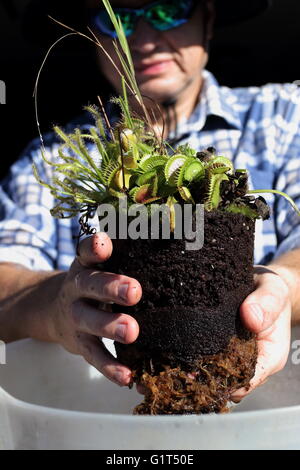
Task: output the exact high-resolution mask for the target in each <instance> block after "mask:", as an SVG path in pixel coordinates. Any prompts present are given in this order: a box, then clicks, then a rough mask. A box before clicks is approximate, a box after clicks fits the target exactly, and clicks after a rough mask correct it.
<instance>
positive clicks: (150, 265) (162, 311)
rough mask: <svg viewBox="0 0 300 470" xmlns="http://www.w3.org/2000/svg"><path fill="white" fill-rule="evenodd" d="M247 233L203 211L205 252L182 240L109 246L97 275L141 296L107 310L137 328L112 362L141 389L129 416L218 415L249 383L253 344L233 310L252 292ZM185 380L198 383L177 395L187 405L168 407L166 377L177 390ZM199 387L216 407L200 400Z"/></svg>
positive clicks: (242, 222) (234, 217) (250, 225)
mask: <svg viewBox="0 0 300 470" xmlns="http://www.w3.org/2000/svg"><path fill="white" fill-rule="evenodd" d="M254 226H255V223H254V222H253V221H252V220H250V219H248V218H247V217H245V216H243V215H242V214H231V213H226V212H221V211H213V212H205V225H204V230H205V232H204V246H203V247H202V249H200V250H197V251H188V250H186V249H185V241H184V240H130V239H128V240H115V241H114V242H113V243H114V251H113V254H112V256H111V258H110V259H109V260H108V261H107V262H106V263H105V265H104V269H105V270H106V271H111V272H115V273H120V274H126V275H127V276H130V277H134V278H136V279H137V280H138V281H139V282H140V283H141V285H142V289H143V296H142V299H141V301H140V302H139V303H138V304H137V305H136V306H133V307H123V306H119V305H113V311H115V312H125V313H128V314H130V315H132V316H133V317H135V318H136V319H137V321H138V323H139V325H140V334H139V337H138V339H137V340H136V341H135V342H134V343H133V344H130V345H124V344H121V343H117V342H115V346H116V352H117V357H118V360H119V361H120V362H122V363H123V364H125V365H127V366H129V367H130V368H131V369H132V370H133V371H134V380H135V381H136V382H137V383H143V385H144V386H146V388H147V389H148V392H147V393H146V401H145V402H144V404H142V405H140V407H137V409H136V412H139V413H148V412H149V413H153V414H155V413H160V414H161V413H179V412H180V413H190V412H195V413H200V412H208V411H209V410H210V411H222V410H223V411H224V409H225V404H224V403H225V402H224V400H225V401H226V400H227V399H228V396H229V392H232V391H233V390H234V389H237V388H239V386H247V384H248V383H249V381H250V379H251V377H252V376H253V374H254V369H255V362H256V352H255V351H256V348H255V347H254V346H255V340H254V339H253V336H252V335H251V334H250V333H249V332H248V331H247V330H246V329H245V328H244V327H243V325H242V324H241V322H240V319H239V307H240V305H241V303H242V302H243V300H244V299H245V298H246V297H247V295H248V294H249V293H250V292H252V291H253V289H254V283H253V246H254ZM243 349H245V351H246V353H245V354H244V353H243ZM219 354H221V356H219ZM224 354H225V356H224ZM224 357H227V358H231V359H228V361H229V362H227V365H228V367H227V368H225V369H224V368H223V367H222V366H220V361H221V363H222V364H223V362H224ZM203 361H204V362H203ZM207 361H209V364H210V366H209V370H210V372H209V374H207V380H206V381H205V374H204V375H203V373H202V372H201V370H202V369H205V370H207ZM199 364H202V365H201V366H200V365H199ZM172 370H173V372H170V371H172ZM174 370H175V371H177V372H174ZM224 371H225V372H224ZM190 373H192V375H193V374H194V376H195V377H201V380H200V382H199V381H197V380H193V381H192V385H191V384H188V383H187V382H186V384H185V385H183V391H181V392H180V394H181V396H184V394H187V396H188V395H189V396H192V398H191V399H186V400H184V399H183V400H181V401H180V400H179V401H177V402H176V400H175V402H176V405H174V403H173V401H174V398H172V397H173V395H172V389H173V385H172V387H171V386H170V383H172V384H173V378H174V379H175V381H178V380H179V381H183V382H182V383H185V380H187V379H189V380H192V379H191V378H190V377H191V375H190ZM145 374H146V375H145ZM174 374H175V375H174ZM176 374H177V375H176ZM178 374H179V375H178ZM170 377H173V378H172V379H170ZM184 377H186V378H187V379H184ZM234 377H237V379H234ZM212 378H213V380H212ZM166 381H167V382H166ZM168 382H169V385H166V383H168ZM218 383H220V384H222V385H220V386H218V385H217V384H218ZM225 383H226V384H227V386H225V385H224V384H225ZM199 384H200V385H201V387H200V385H199ZM202 386H204V387H206V389H205V390H206V391H205V394H204V395H205V396H206V397H210V400H212V402H214V403H215V406H214V405H212V402H211V401H210V400H208V401H207V400H206V399H205V400H204V401H203V397H202V398H201V396H200V395H201V394H202V395H203V393H204V392H203V390H204V389H203V387H202ZM166 387H167V389H168V390H169V395H168V393H166ZM154 388H155V390H156V393H154V392H153V390H154ZM191 390H194V392H193V393H192V392H191ZM221 392H222V393H221ZM204 395H203V396H204ZM218 396H219V399H218V398H217V397H218ZM151 397H152V398H151ZM158 397H160V398H158ZM162 397H164V398H163V399H162ZM202 401H203V404H202V405H200V403H202ZM154 402H155V403H156V404H157V405H155V406H154V405H153V403H154ZM178 403H179V405H178ZM192 403H194V405H193V404H192ZM170 410H171V411H170ZM176 410H177V411H176Z"/></svg>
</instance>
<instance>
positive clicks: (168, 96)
mask: <svg viewBox="0 0 300 470" xmlns="http://www.w3.org/2000/svg"><path fill="white" fill-rule="evenodd" d="M144 85H145V84H142V85H139V89H140V92H141V94H142V96H143V98H144V102H145V104H146V106H148V104H149V106H151V103H152V104H153V103H158V104H162V103H165V102H167V101H170V100H173V99H174V98H175V96H177V94H178V89H176V88H175V87H174V89H173V87H164V88H159V87H151V86H144ZM158 90H159V91H158Z"/></svg>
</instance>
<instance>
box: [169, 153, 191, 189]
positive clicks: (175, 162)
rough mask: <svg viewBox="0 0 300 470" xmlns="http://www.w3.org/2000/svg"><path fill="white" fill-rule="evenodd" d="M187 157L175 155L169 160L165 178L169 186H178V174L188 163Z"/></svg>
mask: <svg viewBox="0 0 300 470" xmlns="http://www.w3.org/2000/svg"><path fill="white" fill-rule="evenodd" d="M186 159H187V157H186V156H185V155H180V154H179V155H174V156H173V157H171V158H169V160H168V162H167V164H166V166H165V178H166V181H167V183H168V184H169V185H171V186H176V185H177V179H178V174H179V171H180V168H181V167H182V166H183V165H184V163H185V162H186Z"/></svg>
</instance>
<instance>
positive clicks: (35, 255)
mask: <svg viewBox="0 0 300 470" xmlns="http://www.w3.org/2000/svg"><path fill="white" fill-rule="evenodd" d="M53 140H54V137H53ZM52 151H53V147H51V146H50V147H49V146H47V147H46V153H47V156H48V158H49V157H50V158H51V153H52ZM32 163H35V165H36V167H37V169H38V173H39V175H40V177H41V178H42V179H43V180H44V181H49V178H50V175H49V169H48V168H45V165H44V163H43V160H42V157H41V152H40V141H39V140H38V139H37V140H35V141H33V142H32V143H31V144H30V146H29V147H28V148H27V150H26V151H25V152H24V155H23V156H22V157H21V158H20V159H19V160H18V161H17V162H16V163H15V164H14V165H13V166H12V167H11V169H10V171H9V173H8V175H7V177H6V178H5V179H4V180H3V181H2V182H1V185H0V262H1V261H2V262H3V261H6V262H7V261H9V262H14V263H19V264H22V265H24V266H26V267H27V268H30V269H34V270H52V269H53V268H55V260H56V257H57V249H56V246H57V240H56V220H55V219H53V218H52V216H51V214H50V209H51V208H52V207H53V205H54V198H53V196H52V195H51V193H50V190H48V189H47V188H45V187H42V186H41V185H40V184H39V183H38V182H37V181H36V179H35V177H34V175H33V171H32Z"/></svg>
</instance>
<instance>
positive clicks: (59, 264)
mask: <svg viewBox="0 0 300 470" xmlns="http://www.w3.org/2000/svg"><path fill="white" fill-rule="evenodd" d="M238 3H239V2H230V1H226V13H227V14H228V16H229V17H230V15H232V16H234V15H235V16H237V17H239V15H240V17H242V16H243V17H247V15H248V16H251V15H252V14H253V13H257V12H258V11H260V9H261V7H263V6H265V4H266V2H259V1H253V2H248V7H247V6H246V3H244V2H243V11H242V12H241V13H239V12H238V6H237V4H238ZM112 4H113V6H114V5H117V6H118V7H119V8H121V10H118V12H119V14H120V15H121V16H122V15H123V19H124V24H125V23H126V21H127V23H126V24H125V26H126V32H127V34H128V41H129V45H130V48H131V51H132V56H133V61H134V64H135V68H136V76H137V81H138V83H139V86H140V89H141V92H142V94H143V95H145V96H146V97H148V98H149V99H148V100H147V98H146V103H147V106H148V107H149V108H151V106H153V105H152V103H153V100H155V101H157V102H159V103H160V104H161V108H162V116H161V115H159V114H158V115H157V120H158V124H157V125H158V127H162V120H163V119H164V120H165V121H166V122H167V123H168V134H169V135H168V137H169V138H170V139H172V140H173V141H174V142H176V143H184V142H187V141H188V142H189V143H190V144H191V145H192V146H193V147H195V148H199V149H202V148H205V147H207V146H210V145H214V146H215V147H216V148H217V149H218V153H220V154H224V155H225V156H226V157H229V158H231V159H232V160H233V161H234V163H235V166H236V167H238V168H239V167H240V168H244V167H247V168H248V169H249V171H250V173H251V175H252V177H253V184H255V185H258V186H259V187H264V188H270V187H273V188H276V189H278V190H283V191H286V192H288V193H289V194H290V196H292V197H293V198H294V199H296V201H298V203H299V201H300V194H299V189H298V185H297V184H298V183H299V179H300V166H299V153H300V139H299V135H300V134H299V124H300V123H299V121H300V119H299V116H300V97H299V93H297V90H296V89H295V88H294V87H292V86H276V85H269V86H266V87H263V88H261V89H259V88H251V89H237V90H229V89H227V88H220V87H219V86H218V84H217V82H216V81H215V79H214V77H213V76H212V75H211V74H209V73H208V72H207V71H205V70H204V68H205V66H206V62H207V58H208V53H207V48H208V43H209V40H210V38H211V37H212V32H213V24H214V20H215V15H216V17H217V19H218V21H220V19H222V10H221V7H220V4H221V2H216V9H215V6H214V3H213V1H211V0H207V1H202V2H201V1H199V2H197V1H195V2H193V1H188V0H186V1H182V2H179V3H178V2H177V3H176V4H171V5H173V7H172V8H170V3H169V2H156V3H155V5H152V4H151V5H149V2H145V1H143V0H119V1H118V2H114V1H113V2H112ZM174 5H175V6H174ZM124 7H126V9H127V10H126V11H124V10H122V8H124ZM94 9H95V10H94ZM137 9H138V11H136V10H137ZM88 11H89V12H90V13H91V17H92V20H91V25H92V27H93V30H94V33H95V34H97V35H99V38H100V39H101V42H102V43H103V45H104V46H105V47H106V49H107V50H108V51H109V53H110V54H111V55H112V56H113V57H114V58H115V59H116V57H115V53H114V50H113V46H112V37H113V31H112V30H111V28H110V24H109V22H108V21H107V18H106V16H105V13H104V12H103V11H101V9H100V8H99V2H98V0H97V1H93V0H90V1H88ZM126 18H127V19H126ZM153 18H154V19H153ZM99 64H100V69H101V72H102V73H103V74H104V75H105V77H106V78H107V79H108V80H109V82H110V83H111V85H112V86H113V87H114V88H115V90H116V91H117V92H119V91H120V82H119V79H118V76H117V74H116V72H115V70H114V69H113V68H112V67H111V65H110V63H109V62H108V61H107V59H106V58H105V57H104V56H103V55H101V54H99ZM132 103H133V106H134V101H133V102H132ZM153 109H154V112H155V109H156V108H153ZM110 117H111V119H112V120H113V118H114V116H110ZM45 144H46V146H47V151H48V153H49V158H51V156H52V157H53V155H55V151H56V150H57V143H56V142H55V141H54V140H53V136H51V135H50V136H47V137H46V138H45ZM32 161H34V162H35V164H36V165H37V167H38V168H39V172H40V175H41V177H42V178H43V179H47V178H48V177H49V174H47V171H49V170H47V169H46V168H44V167H43V165H42V162H41V157H40V151H39V144H38V142H35V143H33V144H32V145H31V146H30V147H29V148H28V150H27V151H26V152H25V155H24V157H23V158H22V159H21V160H20V161H19V162H17V163H16V164H15V165H14V166H13V167H12V169H11V173H10V175H9V176H8V178H7V179H6V180H5V181H4V182H3V189H2V194H1V201H2V211H1V214H2V219H3V220H2V222H1V235H0V260H1V261H2V263H1V264H0V279H1V281H0V285H1V290H0V292H1V293H0V299H1V310H0V337H1V339H2V340H5V341H13V340H16V339H20V338H25V337H32V338H37V339H40V340H44V341H53V342H57V343H60V344H61V345H63V346H64V347H65V348H66V349H67V350H68V351H70V352H72V353H75V354H81V355H82V356H83V357H84V358H85V359H86V360H87V361H88V362H89V363H91V364H92V365H94V366H95V367H96V368H97V369H98V370H100V371H101V372H102V373H103V374H104V375H105V376H106V377H108V378H109V379H110V380H113V381H114V382H116V383H118V384H119V385H128V384H129V383H130V380H131V371H130V370H129V369H128V368H127V367H125V366H122V365H121V364H119V363H118V362H117V361H116V360H115V359H114V358H113V357H112V356H111V355H110V354H109V353H108V351H107V350H106V349H105V347H104V346H103V344H102V343H101V342H100V341H99V337H106V338H111V339H114V340H117V341H120V342H124V343H131V342H133V341H135V339H136V338H137V336H138V334H139V326H138V324H137V322H136V320H134V319H133V318H132V317H130V316H129V315H125V314H118V315H117V314H111V313H109V311H108V309H105V308H104V307H103V308H102V310H99V309H97V308H95V307H94V306H93V304H92V303H91V302H88V301H87V299H88V300H96V301H99V302H101V303H102V304H103V305H105V304H107V303H108V302H115V303H118V304H120V305H134V304H136V303H137V302H138V301H139V300H140V298H141V295H142V288H141V286H140V284H139V282H138V280H135V279H132V278H129V277H127V276H126V275H116V274H113V273H102V272H100V271H99V270H97V265H98V264H99V263H101V262H103V261H105V260H106V259H107V258H108V257H109V256H110V254H111V252H112V244H111V241H110V239H109V238H108V236H107V235H105V234H103V233H98V234H96V235H94V236H92V237H89V238H86V239H85V240H83V241H82V242H81V244H80V247H79V256H77V257H75V258H74V256H75V249H74V242H73V241H72V235H73V234H76V232H77V230H78V223H77V221H76V220H73V221H69V220H53V219H52V218H51V216H50V214H49V209H50V208H51V207H52V206H53V199H52V197H51V196H50V194H49V192H48V191H47V190H45V189H44V188H40V187H39V186H38V184H37V183H36V182H35V180H34V177H33V175H32V172H31V162H32ZM297 198H298V199H297ZM269 202H270V204H271V205H272V207H273V217H272V218H271V220H270V221H269V222H267V223H265V224H264V225H263V229H259V230H258V236H257V240H256V247H255V259H256V262H259V263H260V264H261V265H262V264H266V263H267V262H269V263H270V264H269V265H268V267H263V266H258V267H257V268H256V274H255V280H256V290H255V291H254V292H253V293H252V294H251V295H250V296H249V297H248V298H247V299H246V300H245V302H244V303H243V304H242V306H241V310H240V311H241V317H242V320H243V321H244V323H245V325H246V326H247V327H248V328H249V329H250V330H251V331H253V332H255V333H257V334H258V344H259V359H258V364H257V369H256V375H255V377H254V378H253V380H252V382H251V384H252V385H251V389H250V391H251V390H253V389H254V388H255V387H257V386H258V385H260V384H261V383H263V382H264V381H265V380H266V379H267V377H268V376H270V375H271V374H273V373H275V372H277V371H278V370H280V369H281V368H282V367H283V366H284V364H285V362H286V360H287V356H288V351H289V342H290V328H291V313H292V315H293V322H294V323H297V322H298V323H299V322H300V298H299V295H300V294H299V291H298V290H297V285H298V283H299V280H300V273H299V268H298V266H299V261H300V225H299V220H298V218H297V216H296V215H295V214H294V213H293V211H292V209H290V208H289V206H288V204H286V202H285V201H284V200H280V201H279V200H278V201H277V200H276V202H275V201H274V199H273V198H270V199H269ZM260 230H263V232H262V231H260ZM73 258H74V259H73ZM271 260H272V261H271ZM270 261H271V262H270ZM247 393H249V391H245V390H239V391H238V392H236V393H235V394H234V396H233V397H232V398H233V399H234V400H237V401H238V400H240V399H241V398H242V397H243V396H245V395H246V394H247Z"/></svg>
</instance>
